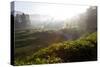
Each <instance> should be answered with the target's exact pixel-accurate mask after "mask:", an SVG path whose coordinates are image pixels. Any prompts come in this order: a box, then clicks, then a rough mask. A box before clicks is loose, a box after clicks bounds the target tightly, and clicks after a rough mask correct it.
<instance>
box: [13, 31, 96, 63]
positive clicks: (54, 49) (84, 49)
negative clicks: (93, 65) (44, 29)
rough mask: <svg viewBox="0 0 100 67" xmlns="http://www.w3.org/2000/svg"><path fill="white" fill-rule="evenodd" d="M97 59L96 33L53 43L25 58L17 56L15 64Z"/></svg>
mask: <svg viewBox="0 0 100 67" xmlns="http://www.w3.org/2000/svg"><path fill="white" fill-rule="evenodd" d="M90 60H97V33H96V32H94V33H92V34H87V35H84V36H81V37H80V38H78V39H77V40H67V41H63V42H59V43H53V44H51V45H50V46H48V47H46V48H42V49H40V50H38V51H37V52H35V53H33V54H32V55H30V56H27V57H26V58H21V60H20V58H17V59H16V60H15V65H24V64H51V63H60V62H62V63H65V62H74V61H76V62H78V61H90Z"/></svg>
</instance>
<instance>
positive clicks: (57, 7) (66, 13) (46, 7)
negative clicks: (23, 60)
mask: <svg viewBox="0 0 100 67" xmlns="http://www.w3.org/2000/svg"><path fill="white" fill-rule="evenodd" d="M14 7H15V11H21V12H24V13H26V14H40V15H49V16H51V17H54V18H55V19H62V20H64V19H65V18H71V17H73V16H76V15H78V14H80V13H84V12H86V9H87V8H89V6H82V5H80V6H79V5H67V4H66V5H65V4H53V3H51V4H48V3H34V2H22V1H15V4H14Z"/></svg>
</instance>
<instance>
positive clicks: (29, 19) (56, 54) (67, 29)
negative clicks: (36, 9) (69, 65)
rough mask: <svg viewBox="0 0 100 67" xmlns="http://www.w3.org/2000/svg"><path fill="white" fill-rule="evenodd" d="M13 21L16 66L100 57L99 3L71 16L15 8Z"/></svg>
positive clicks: (88, 59)
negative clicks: (99, 51) (99, 35)
mask: <svg viewBox="0 0 100 67" xmlns="http://www.w3.org/2000/svg"><path fill="white" fill-rule="evenodd" d="M59 16H61V15H59ZM65 17H66V15H65ZM11 22H12V23H14V65H24V64H51V63H65V62H78V61H91V60H97V7H96V6H91V7H89V8H88V9H87V10H86V12H84V13H80V14H78V15H77V16H73V17H72V18H69V19H67V18H65V19H60V17H59V18H56V17H53V16H49V15H42V14H41V15H40V14H27V13H24V12H21V11H12V12H11Z"/></svg>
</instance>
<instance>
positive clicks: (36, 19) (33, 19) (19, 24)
mask: <svg viewBox="0 0 100 67" xmlns="http://www.w3.org/2000/svg"><path fill="white" fill-rule="evenodd" d="M12 13H13V12H12ZM12 15H13V16H14V18H15V27H16V28H18V29H20V28H21V29H25V28H33V29H44V30H57V29H61V28H63V26H64V20H57V19H55V18H53V17H51V16H48V15H40V14H31V15H29V14H25V13H23V12H20V11H15V12H14V13H13V14H12Z"/></svg>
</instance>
